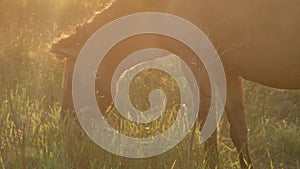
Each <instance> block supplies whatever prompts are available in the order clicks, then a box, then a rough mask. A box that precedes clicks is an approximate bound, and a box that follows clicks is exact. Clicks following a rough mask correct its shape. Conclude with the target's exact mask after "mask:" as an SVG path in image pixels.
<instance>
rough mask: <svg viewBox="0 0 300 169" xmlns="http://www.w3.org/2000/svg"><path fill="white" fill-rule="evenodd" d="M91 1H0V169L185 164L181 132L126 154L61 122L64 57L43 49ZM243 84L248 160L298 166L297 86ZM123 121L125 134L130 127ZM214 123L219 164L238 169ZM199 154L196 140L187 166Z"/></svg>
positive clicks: (223, 128) (200, 163) (88, 10)
mask: <svg viewBox="0 0 300 169" xmlns="http://www.w3.org/2000/svg"><path fill="white" fill-rule="evenodd" d="M97 2H98V1H97V0H89V1H79V0H63V1H62V0H52V1H40V0H30V1H29V0H22V1H9V0H2V1H0V71H1V73H0V168H3V169H10V168H12V169H15V168H16V169H17V168H22V169H25V168H28V169H31V168H38V169H40V168H45V169H64V168H84V169H85V168H91V169H92V168H97V169H98V168H101V169H102V168H103V169H110V168H112V169H126V168H128V169H129V168H130V169H140V168H149V169H155V168H157V169H162V168H165V169H171V168H176V169H177V168H180V169H182V168H187V164H186V162H187V152H188V137H186V138H185V139H184V140H183V141H182V142H181V143H180V144H179V145H177V146H176V147H174V148H173V149H171V150H170V151H168V152H166V153H164V154H162V155H159V156H155V157H151V158H146V159H129V158H124V157H119V156H116V155H113V154H110V153H109V152H106V151H105V150H103V149H101V148H100V147H99V146H97V145H96V144H95V143H93V142H92V141H91V140H90V139H89V138H88V137H87V136H86V135H85V133H84V132H83V130H82V129H81V127H80V126H78V123H76V121H72V120H69V121H68V123H65V122H64V121H61V120H60V105H61V98H62V94H61V93H62V88H61V83H62V76H63V75H62V72H63V65H64V62H63V61H62V60H59V59H56V58H55V57H53V56H50V55H49V54H48V53H47V47H48V44H49V43H51V41H52V40H53V39H54V38H56V37H58V36H59V35H60V34H61V33H63V32H67V31H68V30H70V25H75V24H77V23H80V22H81V21H83V20H84V19H86V18H88V17H89V16H91V15H92V12H93V11H96V10H100V9H101V4H100V3H99V2H98V3H97ZM103 2H104V1H103ZM138 83H141V84H144V82H143V80H141V81H138ZM244 83H245V88H244V91H245V94H246V95H245V103H246V112H247V116H248V117H247V121H248V127H249V141H250V149H251V155H252V158H253V161H254V165H255V166H256V167H257V168H274V169H278V168H283V169H294V168H300V160H299V159H300V131H299V130H300V128H299V126H300V119H299V118H300V92H299V91H284V90H276V89H270V88H267V87H264V86H261V85H258V84H254V83H251V82H247V81H245V82H244ZM142 94H145V93H142ZM170 119H171V118H170ZM116 122H118V121H115V123H116ZM112 123H114V121H112ZM125 124H127V123H122V128H123V130H124V131H126V132H128V133H130V132H131V131H132V130H133V128H132V127H134V126H133V125H132V124H131V125H130V124H129V125H125ZM167 124H168V123H166V124H165V125H167ZM116 125H120V124H119V123H117V124H116ZM219 128H220V130H219V133H220V136H219V143H220V144H219V149H220V156H219V157H220V161H221V166H222V168H239V163H238V158H237V152H236V151H235V148H234V146H233V144H232V142H231V139H230V137H229V134H228V122H227V120H226V117H224V118H223V119H222V121H221V124H220V126H219ZM197 134H198V133H197ZM204 159H205V151H204V147H203V145H201V144H199V143H195V146H194V149H193V152H192V168H203V167H204Z"/></svg>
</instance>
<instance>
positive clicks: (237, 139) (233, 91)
mask: <svg viewBox="0 0 300 169" xmlns="http://www.w3.org/2000/svg"><path fill="white" fill-rule="evenodd" d="M243 102H244V101H243V86H242V80H241V78H239V77H238V76H234V77H227V100H226V115H227V118H228V120H229V123H230V136H231V139H232V142H233V144H234V145H235V146H236V148H237V150H238V153H239V159H240V164H241V167H242V168H243V169H248V168H253V167H252V162H251V158H250V153H249V148H248V129H247V124H246V117H245V111H244V103H243Z"/></svg>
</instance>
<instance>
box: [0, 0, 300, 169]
mask: <svg viewBox="0 0 300 169" xmlns="http://www.w3.org/2000/svg"><path fill="white" fill-rule="evenodd" d="M140 12H163V13H169V14H172V15H176V16H179V17H181V18H183V19H186V20H187V21H189V22H191V23H193V24H194V25H195V26H197V28H198V29H200V30H202V31H203V32H204V33H205V34H206V35H207V36H208V38H209V40H210V41H211V42H212V44H213V45H214V47H215V48H216V50H217V52H218V54H219V56H220V59H221V62H222V64H223V67H224V71H225V75H226V83H227V86H226V92H227V95H226V105H225V114H226V115H225V114H224V116H223V117H222V119H221V121H220V124H219V126H218V131H216V132H214V133H213V135H212V136H211V137H210V138H209V139H208V140H207V142H206V143H205V144H200V143H199V142H198V138H199V134H200V130H201V127H203V124H204V122H205V120H206V116H207V114H208V110H209V109H210V106H211V99H212V94H211V89H212V84H210V82H209V77H208V74H207V70H206V71H204V70H205V69H204V65H203V62H201V61H200V60H199V59H197V54H196V52H195V51H192V50H191V48H189V46H188V45H187V44H184V43H183V42H180V41H179V40H176V39H174V38H171V37H167V36H162V35H157V34H144V35H136V36H132V37H130V38H128V39H126V40H123V41H121V42H119V43H117V44H116V45H115V46H114V47H113V48H112V49H111V50H109V52H108V53H107V54H106V55H105V57H104V59H103V61H102V63H101V64H100V65H99V69H98V72H91V73H95V75H96V77H99V78H96V80H95V86H96V88H95V89H94V95H95V96H96V98H97V104H98V106H99V108H100V109H101V110H102V112H105V113H104V115H105V120H107V121H108V122H109V124H110V125H111V126H112V127H113V129H114V130H117V131H119V132H120V133H122V134H124V135H127V136H130V137H137V138H146V137H147V136H148V137H149V136H153V135H154V136H155V135H159V134H160V132H164V131H167V129H168V128H169V127H170V126H172V124H173V123H174V122H175V118H176V117H177V113H178V111H179V107H180V106H181V105H180V102H179V101H180V94H181V93H180V91H179V87H180V86H179V84H178V83H177V82H178V81H176V80H174V77H171V76H170V74H168V73H166V72H162V71H157V70H152V69H149V70H146V71H142V72H141V73H139V74H137V76H136V77H135V78H134V79H133V80H132V82H131V84H130V87H129V92H130V93H129V96H128V98H130V99H131V101H132V102H133V105H134V106H135V107H136V108H138V109H139V108H140V109H141V111H145V110H146V109H149V107H150V103H149V100H148V99H149V94H150V92H151V90H153V89H156V88H157V89H161V90H162V91H164V92H165V94H166V96H167V98H166V99H167V101H170V100H169V98H172V100H171V101H170V102H169V103H168V102H166V107H167V108H166V110H165V111H164V112H162V114H161V117H160V118H158V119H157V120H156V121H154V122H151V123H146V124H137V123H136V122H132V121H130V120H126V119H124V117H123V116H122V115H120V112H118V111H117V110H116V107H115V103H114V102H113V99H112V95H111V83H112V77H113V74H114V71H115V70H116V68H117V67H118V65H119V63H120V62H121V61H122V59H124V60H125V59H126V57H127V56H128V55H130V54H132V53H133V52H135V51H138V50H141V49H145V48H160V49H165V50H168V51H170V52H172V53H174V54H176V55H178V56H179V57H180V58H181V59H182V60H183V61H184V62H185V63H186V64H187V65H188V66H189V67H190V69H191V71H193V73H194V76H195V77H197V82H198V85H199V89H200V91H199V93H200V103H199V104H200V109H199V115H198V117H199V118H198V120H197V123H196V132H195V136H194V134H193V133H192V132H190V133H189V134H188V135H187V136H186V137H185V138H184V139H183V140H182V141H181V142H180V143H179V144H178V145H177V146H176V147H174V148H172V149H171V150H169V151H167V152H165V153H163V154H160V155H157V156H154V157H150V158H142V159H132V158H126V157H121V156H117V155H114V154H111V153H109V152H107V151H105V150H103V149H102V148H101V147H100V146H98V145H96V144H95V143H94V142H93V141H92V140H91V139H90V138H89V137H88V135H86V134H85V132H84V130H83V128H82V127H81V126H80V124H79V122H78V119H77V117H76V114H75V112H74V105H73V99H72V76H73V71H74V64H75V62H76V59H77V58H78V56H79V52H80V50H81V49H82V47H83V45H84V44H85V43H86V42H87V40H88V39H89V38H90V37H91V36H92V34H94V33H95V32H96V31H97V30H98V29H100V28H102V27H103V26H104V25H106V24H108V23H109V22H111V21H113V20H115V19H117V18H120V17H123V16H127V15H129V14H134V13H140ZM94 13H97V14H96V15H95V14H94ZM0 14H1V15H0V21H1V22H0V37H1V41H0V70H1V74H0V103H1V104H0V106H1V107H0V112H1V114H0V128H1V130H0V166H1V168H103V169H106V168H113V169H115V168H116V169H117V168H122V169H123V168H124V169H126V168H151V169H152V168H283V169H285V168H300V161H299V159H300V143H299V140H300V130H299V125H300V122H299V115H300V114H299V113H300V93H299V90H297V89H300V22H299V20H300V2H299V1H297V0H291V1H286V2H285V1H284V2H283V1H279V0H275V1H271V0H263V1H258V0H255V1H247V2H246V1H245V2H244V1H243V2H242V1H237V0H234V1H226V2H225V1H220V0H212V1H204V0H199V1H190V2H185V1H183V0H172V1H171V0H170V1H169V0H165V1H158V0H156V1H147V0H140V1H133V0H131V1H126V0H115V1H113V2H109V1H96V0H88V1H84V2H81V1H76V0H75V1H71V0H64V1H58V0H55V1H51V2H40V1H38V0H33V1H27V0H25V1H22V2H13V1H6V0H4V1H1V2H0ZM91 17H92V18H91ZM89 18H91V19H89ZM151 23H152V22H151ZM149 25H150V26H153V27H159V26H162V27H163V25H155V24H152V25H151V24H149ZM174 30H181V28H180V27H174ZM120 31H125V32H126V31H127V30H126V29H125V27H122V28H121V29H120ZM172 31H173V30H170V32H172ZM182 31H183V32H184V30H182ZM111 36H113V35H111ZM192 37H193V36H192ZM195 37H196V36H195ZM109 40H110V39H103V40H102V39H101V42H99V44H101V43H103V44H105V43H106V42H109ZM201 42H203V41H201ZM201 46H202V47H203V44H202V43H199V48H201ZM100 48H101V46H100ZM49 50H50V53H52V54H49ZM201 50H204V49H203V48H201ZM59 58H61V59H59ZM87 59H89V58H87ZM159 62H160V63H162V65H165V66H166V67H171V68H172V69H174V70H177V71H179V72H180V71H181V68H180V64H178V63H177V62H173V61H172V60H170V59H169V58H165V59H161V60H159ZM143 64H146V63H142V64H140V65H138V66H136V68H138V67H141V66H143ZM178 65H179V67H178ZM205 67H206V65H205ZM206 68H207V67H206ZM132 69H134V68H132ZM132 69H131V70H128V71H126V72H125V73H124V74H123V76H122V77H123V78H125V79H126V76H128V74H129V73H130V71H132ZM63 74H64V75H63ZM184 75H185V74H182V73H181V74H180V77H179V78H184V77H181V76H184ZM82 83H83V82H82ZM61 84H63V85H61ZM73 84H74V82H73ZM178 86H179V87H178ZM119 87H120V86H119ZM121 87H122V86H121ZM184 89H186V88H184ZM294 89H296V90H294ZM168 97H169V98H168ZM186 111H187V112H189V109H187V110H186ZM77 113H78V112H77ZM178 132H179V131H178ZM217 133H219V134H218V136H217ZM174 135H176V133H174ZM191 137H195V138H194V139H191ZM191 140H192V142H190V141H191ZM114 141H115V140H114V139H113V140H112V141H111V142H110V143H111V144H112V145H113V144H114V143H115V142H114ZM217 143H218V144H217ZM191 144H192V146H191ZM117 146H118V145H116V147H117ZM120 151H121V150H120Z"/></svg>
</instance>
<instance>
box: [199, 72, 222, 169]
mask: <svg viewBox="0 0 300 169" xmlns="http://www.w3.org/2000/svg"><path fill="white" fill-rule="evenodd" d="M210 105H211V86H210V82H209V77H208V74H207V72H206V71H205V70H201V71H200V111H199V120H200V131H201V130H202V128H203V125H204V123H205V120H206V118H207V115H208V112H209V109H210ZM216 120H217V119H216ZM217 133H218V132H217V129H216V130H215V132H214V133H213V134H212V135H211V136H210V137H209V138H208V139H207V140H206V141H205V143H204V144H205V150H206V168H209V169H215V168H217V167H218V166H219V153H218V138H217Z"/></svg>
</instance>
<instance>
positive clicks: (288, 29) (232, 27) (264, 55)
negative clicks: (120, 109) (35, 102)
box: [52, 0, 300, 168]
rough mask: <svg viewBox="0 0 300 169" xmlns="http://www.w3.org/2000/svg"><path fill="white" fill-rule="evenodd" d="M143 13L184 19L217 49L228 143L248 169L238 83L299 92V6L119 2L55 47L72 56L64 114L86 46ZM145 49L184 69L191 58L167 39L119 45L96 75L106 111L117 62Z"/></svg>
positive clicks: (293, 2) (205, 102) (294, 0)
mask: <svg viewBox="0 0 300 169" xmlns="http://www.w3.org/2000/svg"><path fill="white" fill-rule="evenodd" d="M147 11H151V12H167V13H171V14H174V15H177V16H180V17H182V18H185V19H187V20H189V21H190V22H192V23H193V24H195V25H196V26H197V27H199V28H200V29H201V30H202V31H203V32H204V33H206V34H207V35H208V37H209V38H210V40H211V41H212V43H213V44H214V45H215V47H216V48H217V50H218V52H219V54H220V57H221V60H222V63H223V66H224V69H225V73H226V78H227V94H228V95H227V101H226V114H227V117H228V119H229V122H230V124H231V137H232V140H233V143H234V144H235V146H236V147H237V148H238V151H239V152H240V162H241V165H242V167H243V168H246V167H247V166H249V165H251V159H250V155H249V152H248V147H247V126H246V120H245V112H244V106H243V92H242V84H241V77H242V78H244V79H247V80H250V81H254V82H258V83H261V84H264V85H267V86H270V87H275V88H282V89H300V22H299V21H300V1H298V0H290V1H280V0H275V1H274V0H272V1H271V0H254V1H239V0H232V1H221V0H211V1H204V0H197V1H196V0H193V1H189V2H186V1H183V0H164V1H158V0H155V1H148V0H139V1H133V0H131V1H126V0H118V1H116V2H115V3H114V4H113V5H112V7H110V8H109V9H107V10H105V11H104V12H102V13H101V14H99V15H98V16H96V17H95V18H94V20H93V21H92V22H90V23H87V24H85V25H83V26H82V27H80V28H79V29H78V30H77V32H76V33H75V34H73V35H71V36H70V37H68V38H66V39H62V40H60V41H59V42H58V43H56V44H55V45H53V47H52V51H53V52H55V53H61V54H63V55H69V56H70V55H71V56H73V57H69V58H68V61H67V68H66V75H65V85H64V88H65V89H64V90H65V93H64V103H63V108H66V109H72V108H73V104H72V101H71V100H72V95H71V84H72V83H71V80H72V78H71V77H72V72H73V67H74V60H75V58H76V57H77V55H78V52H79V50H80V48H81V47H82V45H83V44H84V43H85V42H86V40H87V39H88V38H89V37H90V36H91V35H92V34H93V33H94V32H95V31H96V30H98V29H99V28H100V27H101V26H103V25H105V24H106V23H108V22H110V21H112V20H114V19H117V18H119V17H121V16H125V15H128V14H132V13H137V12H147ZM174 29H175V28H174ZM179 29H180V28H179ZM147 47H158V48H164V49H167V50H170V51H171V52H173V53H175V54H177V55H179V56H181V57H182V58H183V59H184V60H185V61H186V62H187V63H189V62H190V63H191V62H192V61H191V60H193V59H192V58H194V57H195V54H194V53H193V52H192V51H191V50H189V49H188V48H187V47H186V46H184V45H182V44H181V43H179V42H178V41H174V40H173V39H170V38H167V37H162V36H156V35H145V36H136V37H132V38H130V39H129V40H126V41H123V42H121V43H120V44H118V45H116V46H115V47H114V49H113V50H111V51H110V52H109V53H108V54H107V56H106V57H105V59H104V60H103V63H102V65H101V66H100V67H101V69H100V70H99V72H100V74H101V79H100V81H99V85H100V86H101V89H99V90H100V91H102V92H103V93H102V95H104V96H107V97H105V99H104V100H103V102H104V103H105V105H106V106H107V105H108V104H109V102H110V101H111V96H110V95H109V94H110V93H109V91H110V82H111V77H112V74H113V72H114V69H115V68H116V66H117V64H118V63H119V62H120V59H121V58H122V57H125V56H127V55H128V54H130V53H132V52H134V51H136V50H139V49H143V48H147ZM73 58H74V59H73ZM200 64H201V63H200ZM194 73H195V72H194ZM201 77H206V78H203V79H201V81H202V82H201V83H202V84H201V85H202V87H201V103H200V113H201V112H207V109H208V107H209V104H210V85H209V82H208V79H207V76H201ZM103 79H105V80H103ZM203 98H204V99H203ZM204 114H205V113H204ZM204 117H205V116H204ZM208 141H209V144H208V146H211V147H213V148H214V149H216V147H215V146H214V145H215V143H216V135H215V134H214V135H213V136H212V137H211V139H210V140H208Z"/></svg>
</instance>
